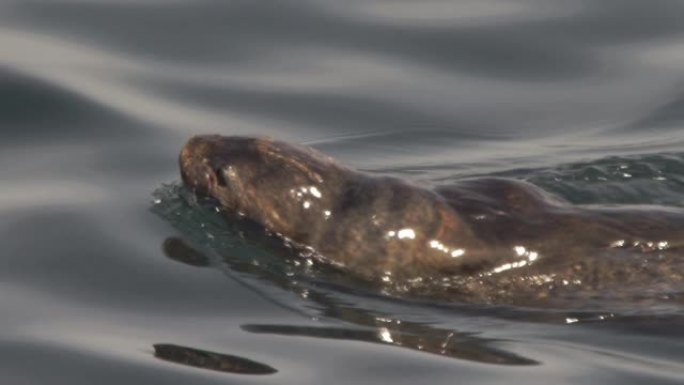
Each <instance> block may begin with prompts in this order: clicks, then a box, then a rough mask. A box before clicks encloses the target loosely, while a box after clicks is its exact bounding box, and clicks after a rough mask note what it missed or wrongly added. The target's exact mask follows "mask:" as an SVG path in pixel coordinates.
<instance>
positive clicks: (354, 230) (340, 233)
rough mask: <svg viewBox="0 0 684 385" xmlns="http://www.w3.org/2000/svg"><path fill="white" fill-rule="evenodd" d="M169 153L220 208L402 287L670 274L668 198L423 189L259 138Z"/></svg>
mask: <svg viewBox="0 0 684 385" xmlns="http://www.w3.org/2000/svg"><path fill="white" fill-rule="evenodd" d="M180 167H181V174H182V178H183V181H184V183H185V184H186V185H187V186H188V187H190V188H191V189H193V190H194V191H195V192H196V193H197V194H199V195H204V196H210V197H213V198H215V199H216V200H217V201H218V202H219V203H220V205H221V206H222V207H223V208H225V210H226V211H229V212H233V213H239V214H241V215H244V216H246V217H247V218H249V219H251V220H253V221H255V222H257V223H259V224H261V225H262V226H264V227H265V228H266V229H268V230H270V231H271V232H273V233H276V234H279V235H280V236H282V237H285V238H286V239H288V240H291V241H293V242H295V243H296V244H298V245H301V246H303V247H308V248H312V249H313V250H315V252H316V255H317V257H318V258H320V259H322V260H325V261H327V262H328V263H331V264H332V265H335V266H339V267H340V268H342V269H344V270H345V271H347V272H349V273H351V274H353V275H354V276H356V277H360V278H363V279H365V280H369V281H372V282H385V283H388V284H395V285H396V287H399V288H403V290H405V291H411V292H416V293H418V294H421V293H422V292H429V293H427V294H430V295H438V296H448V295H450V294H448V293H449V292H450V291H455V292H457V293H458V294H460V295H461V296H462V297H464V298H471V299H474V300H485V301H486V300H499V299H503V300H506V299H507V298H512V296H516V297H517V298H522V297H524V298H527V299H533V300H534V299H540V298H545V297H547V296H548V293H549V291H548V290H542V289H541V288H545V289H549V288H553V289H554V290H556V291H557V292H564V291H568V290H570V288H572V292H573V293H577V292H581V291H589V292H594V291H596V290H601V289H602V288H603V287H608V286H610V284H614V283H618V284H619V285H621V286H623V287H630V285H631V286H632V287H635V288H636V287H637V286H638V287H639V290H643V287H644V283H645V282H647V281H648V282H652V283H656V284H658V285H663V284H664V285H668V286H667V288H665V289H664V291H665V292H669V291H670V289H671V290H674V291H677V290H681V288H682V285H684V255H683V254H682V253H681V252H680V250H681V249H680V247H681V245H682V242H683V241H684V210H682V209H677V208H667V207H655V206H641V207H634V206H632V207H620V208H590V207H586V206H575V205H571V204H569V203H567V202H564V201H562V200H561V199H559V198H556V197H554V196H552V195H550V194H548V193H546V192H544V191H543V190H541V189H540V188H538V187H535V186H534V185H531V184H529V183H526V182H522V181H517V180H508V179H497V178H482V179H473V180H465V181H463V182H462V183H459V184H457V185H453V186H446V187H438V188H436V189H433V190H430V189H426V188H422V187H420V186H416V185H414V184H411V183H408V182H406V181H403V180H401V179H397V178H393V177H376V176H370V175H366V174H363V173H360V172H357V171H354V170H351V169H349V168H347V167H345V166H343V165H341V164H339V163H338V162H336V161H335V160H333V159H332V158H330V157H328V156H326V155H324V154H321V153H319V152H318V151H316V150H314V149H312V148H309V147H303V146H297V145H292V144H288V143H284V142H281V141H276V140H272V139H267V138H248V137H223V136H218V135H207V136H196V137H193V138H191V139H190V140H189V141H188V142H187V144H186V145H185V146H184V148H183V150H182V152H181V154H180ZM426 281H431V282H435V281H438V282H442V283H443V285H442V286H440V287H441V288H442V289H445V290H441V289H440V291H439V293H435V290H434V287H435V286H434V285H421V283H424V282H426ZM606 285H608V286H606ZM446 289H448V290H446Z"/></svg>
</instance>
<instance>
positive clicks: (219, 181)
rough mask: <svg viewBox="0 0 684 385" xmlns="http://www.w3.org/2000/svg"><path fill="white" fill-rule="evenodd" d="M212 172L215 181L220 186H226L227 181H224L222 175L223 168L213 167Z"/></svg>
mask: <svg viewBox="0 0 684 385" xmlns="http://www.w3.org/2000/svg"><path fill="white" fill-rule="evenodd" d="M214 174H215V175H216V183H217V184H218V185H219V186H221V187H226V186H228V183H227V182H226V178H225V176H224V175H223V169H222V168H220V167H219V168H216V169H214Z"/></svg>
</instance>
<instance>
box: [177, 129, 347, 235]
mask: <svg viewBox="0 0 684 385" xmlns="http://www.w3.org/2000/svg"><path fill="white" fill-rule="evenodd" d="M179 161H180V168H181V175H182V177H183V182H184V183H185V185H186V186H188V187H190V188H191V189H193V190H194V191H195V192H196V193H197V194H198V195H204V196H211V197H213V198H216V199H217V200H218V201H219V202H220V203H221V206H223V207H224V208H225V209H227V210H229V211H233V212H237V213H241V214H245V215H247V216H248V217H250V218H251V219H254V220H256V221H258V222H260V223H262V224H263V225H264V226H266V227H268V228H270V229H271V230H274V231H278V232H283V233H285V234H287V229H288V228H291V227H292V226H294V221H293V220H294V219H295V218H301V219H304V218H303V217H304V216H305V215H304V214H308V213H311V212H313V211H315V210H317V209H318V210H323V209H324V206H326V205H327V204H328V203H329V202H330V201H331V200H332V199H334V198H333V197H332V195H333V194H336V193H335V192H336V191H338V190H339V186H340V184H341V183H344V179H345V177H346V175H347V174H348V173H349V170H347V169H345V168H344V167H342V166H340V165H338V164H337V163H335V162H334V161H333V160H332V158H330V157H327V156H325V155H323V154H321V153H319V152H317V151H315V150H313V149H311V148H308V147H298V146H293V145H290V144H287V143H284V142H280V141H275V140H272V139H269V138H248V137H235V136H233V137H224V136H219V135H206V136H195V137H193V138H191V139H190V140H189V141H188V142H187V143H186V144H185V146H184V147H183V150H182V151H181V154H180V159H179ZM307 197H309V198H311V199H310V200H305V199H306V198H307ZM306 202H309V203H306Z"/></svg>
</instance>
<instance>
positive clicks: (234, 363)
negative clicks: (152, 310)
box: [154, 344, 277, 374]
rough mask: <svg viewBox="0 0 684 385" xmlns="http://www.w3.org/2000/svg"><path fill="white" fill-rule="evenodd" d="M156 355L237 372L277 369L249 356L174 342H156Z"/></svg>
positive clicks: (272, 370)
mask: <svg viewBox="0 0 684 385" xmlns="http://www.w3.org/2000/svg"><path fill="white" fill-rule="evenodd" d="M154 356H155V357H157V358H159V359H162V360H164V361H169V362H175V363H178V364H182V365H188V366H194V367H197V368H202V369H209V370H216V371H219V372H227V373H235V374H273V373H276V372H277V370H276V369H274V368H272V367H270V366H268V365H265V364H262V363H259V362H256V361H252V360H249V359H247V358H243V357H238V356H232V355H229V354H223V353H216V352H210V351H207V350H200V349H194V348H188V347H185V346H179V345H173V344H154Z"/></svg>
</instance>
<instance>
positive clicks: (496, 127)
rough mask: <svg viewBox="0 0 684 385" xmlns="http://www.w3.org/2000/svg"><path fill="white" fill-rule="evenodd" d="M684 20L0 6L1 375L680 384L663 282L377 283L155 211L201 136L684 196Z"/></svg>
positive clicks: (436, 178)
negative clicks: (390, 293) (628, 293)
mask: <svg viewBox="0 0 684 385" xmlns="http://www.w3.org/2000/svg"><path fill="white" fill-rule="evenodd" d="M683 18H684V3H683V2H681V1H677V0H654V1H649V2H644V1H636V0H634V1H632V0H620V1H617V0H601V1H579V0H572V1H565V0H564V1H560V0H558V1H553V0H551V1H549V0H545V1H539V0H506V1H503V0H485V1H482V0H478V1H475V0H460V1H444V0H428V1H421V2H420V3H416V2H410V1H403V0H392V1H388V0H382V1H378V0H373V1H369V0H364V1H347V2H344V3H341V2H339V1H325V0H316V1H288V0H283V1H266V2H252V1H232V2H224V1H183V0H179V1H172V2H164V1H153V0H148V1H137V2H132V1H126V2H121V1H107V0H93V1H39V0H30V1H13V0H8V1H3V2H2V3H1V4H0V101H1V103H0V164H2V167H0V181H1V183H0V242H1V243H2V246H3V252H2V253H1V254H2V258H0V288H1V290H0V304H1V305H2V309H3V311H2V314H3V316H2V317H0V357H1V358H2V359H0V382H2V383H21V384H43V383H53V384H91V383H93V382H94V381H97V382H98V383H103V384H109V383H111V384H114V383H117V384H119V383H194V384H214V383H215V384H219V383H221V384H225V383H240V384H243V383H274V384H283V383H292V384H319V383H330V384H344V383H349V384H352V383H353V384H363V383H369V384H370V383H393V384H404V383H406V384H409V383H415V382H416V381H425V380H426V379H428V380H429V381H430V382H431V383H434V384H441V383H444V384H447V383H449V384H452V383H454V381H457V382H463V383H483V384H496V383H502V384H503V383H506V384H509V383H515V382H523V381H524V382H525V383H540V384H541V383H548V382H549V381H553V382H554V383H560V384H596V383H603V384H618V383H619V384H631V383H634V384H642V383H649V384H676V383H681V382H682V381H683V380H684V378H683V376H682V373H684V365H683V364H682V358H683V357H684V354H682V352H684V342H682V341H684V339H682V337H683V336H682V332H681V330H684V329H683V328H682V326H684V321H683V320H682V318H681V308H678V307H677V305H676V302H675V305H673V306H672V307H667V308H653V309H650V310H649V312H646V314H644V313H643V312H642V313H640V314H638V315H630V314H618V315H615V314H611V313H606V314H590V315H587V314H566V313H564V312H544V311H541V312H530V311H527V310H524V309H510V308H498V307H491V306H473V305H458V304H451V305H444V304H437V303H430V302H429V301H427V302H426V301H411V300H401V299H390V298H387V297H384V296H382V295H378V294H377V293H372V292H366V291H363V290H362V287H360V286H359V287H354V286H349V285H346V286H345V285H336V284H335V282H334V280H332V281H330V280H315V279H311V280H309V281H306V280H304V281H302V280H296V279H293V277H292V276H290V275H288V274H287V273H288V271H289V270H288V268H289V267H291V266H289V265H278V264H277V263H275V264H273V265H268V264H267V265H266V266H263V265H262V266H254V262H255V261H257V262H258V261H273V259H269V258H268V255H265V254H264V250H262V249H261V248H259V245H251V244H225V245H224V246H225V248H223V249H221V248H220V247H221V245H222V244H221V243H220V242H223V241H225V242H228V241H231V240H232V241H234V240H235V238H230V237H227V238H226V237H224V238H222V237H218V238H216V239H215V240H214V241H212V242H213V243H212V242H204V243H202V242H198V240H199V239H200V237H203V236H205V235H204V234H205V233H203V232H202V230H201V228H198V227H196V226H195V225H198V224H200V223H201V222H202V220H205V219H206V217H201V218H199V219H198V220H192V218H190V219H188V218H182V219H183V220H181V221H175V222H174V221H173V220H171V219H169V218H168V217H165V216H164V215H163V213H162V215H160V213H159V212H157V213H155V212H154V209H153V210H152V211H151V210H150V208H154V207H156V205H155V204H154V202H153V201H154V199H156V198H155V197H154V196H153V192H154V191H156V190H157V191H158V189H160V188H162V191H167V192H168V190H163V187H162V186H163V185H164V184H165V183H171V182H174V181H177V180H178V179H179V176H178V170H177V164H176V156H177V153H178V151H179V149H180V147H181V146H182V144H183V143H184V141H185V140H186V139H187V138H188V137H189V136H190V135H192V134H200V133H221V134H226V135H232V134H244V135H271V136H275V137H278V138H281V139H285V140H289V141H294V142H300V143H307V144H311V145H313V146H315V147H317V148H319V149H320V150H322V151H324V152H326V153H329V154H331V155H333V156H335V157H337V158H339V159H340V160H341V161H343V162H344V163H346V164H349V165H351V166H353V167H356V168H360V169H363V170H365V171H368V172H372V173H376V174H386V175H394V176H400V177H404V178H408V179H411V180H415V181H419V182H421V183H426V184H444V183H452V182H454V181H457V180H458V179H461V178H463V177H468V176H480V175H503V176H509V177H514V178H521V179H527V180H530V181H532V182H534V183H536V184H538V185H540V186H542V187H543V188H545V189H547V190H549V191H551V192H554V193H556V194H559V195H561V196H563V197H564V198H566V199H568V200H570V201H572V202H574V203H578V204H580V203H581V204H602V205H610V204H616V203H620V204H624V203H628V204H661V205H667V206H673V207H682V206H684V155H683V153H684V112H683V111H684V109H683V108H684V70H683V69H684V55H683V54H682V52H684V23H682V22H681V20H682V19H683ZM163 207H165V208H169V206H163ZM176 208H177V207H176ZM169 212H174V211H173V210H170V211H168V210H167V211H166V212H165V213H167V214H168V213H169ZM188 215H190V213H189V214H188ZM197 215H200V214H197ZM195 219H197V218H195ZM200 219H201V220H200ZM213 225H215V226H219V227H220V226H221V224H218V223H216V224H212V226H213ZM193 229H195V230H193ZM198 243H200V244H199V245H198ZM211 250H225V251H224V253H225V255H223V256H217V255H213V254H211V252H210V251H211ZM226 256H227V258H226ZM218 257H222V258H220V259H217V258H218ZM179 260H180V261H182V262H183V263H179ZM219 260H221V261H226V262H224V263H218V262H217V261H219ZM295 273H296V271H295ZM295 275H296V274H295ZM171 358H173V359H171ZM253 372H257V373H253Z"/></svg>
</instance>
